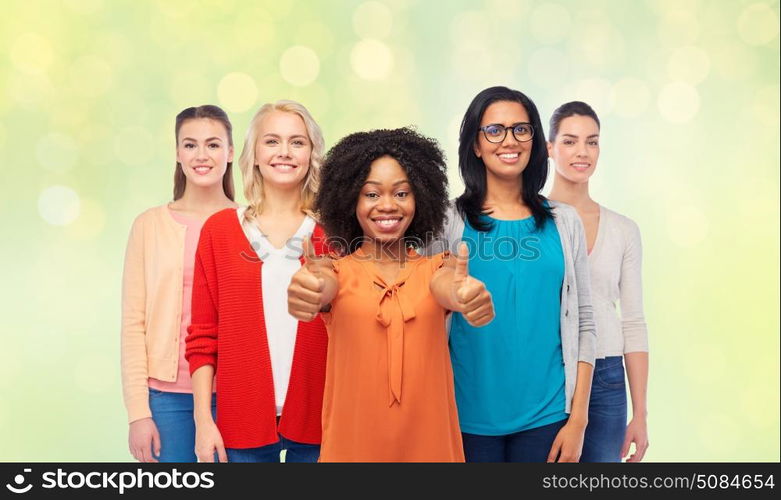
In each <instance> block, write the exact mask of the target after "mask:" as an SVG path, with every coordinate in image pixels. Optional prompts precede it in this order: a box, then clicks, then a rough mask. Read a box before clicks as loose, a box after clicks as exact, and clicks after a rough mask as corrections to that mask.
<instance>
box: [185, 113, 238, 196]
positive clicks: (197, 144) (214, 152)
mask: <svg viewBox="0 0 781 500" xmlns="http://www.w3.org/2000/svg"><path fill="white" fill-rule="evenodd" d="M176 142H177V144H176V161H177V162H179V163H180V164H181V165H182V172H184V175H185V177H186V178H187V183H188V184H193V185H196V186H199V187H210V186H213V185H215V184H218V185H221V184H222V177H223V175H225V170H227V168H228V162H231V161H233V146H231V145H230V140H229V139H228V132H227V131H226V130H225V127H224V126H223V125H222V124H221V123H220V122H218V121H215V120H211V119H209V118H196V119H192V120H187V121H185V122H184V123H182V126H181V128H180V129H179V136H178V137H177V141H176Z"/></svg>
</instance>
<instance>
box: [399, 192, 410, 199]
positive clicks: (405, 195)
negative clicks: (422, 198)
mask: <svg viewBox="0 0 781 500" xmlns="http://www.w3.org/2000/svg"><path fill="white" fill-rule="evenodd" d="M407 196H409V193H408V192H407V191H399V192H398V193H396V197H397V198H401V199H402V200H403V199H404V198H406V197H407Z"/></svg>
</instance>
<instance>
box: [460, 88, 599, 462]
mask: <svg viewBox="0 0 781 500" xmlns="http://www.w3.org/2000/svg"><path fill="white" fill-rule="evenodd" d="M459 143H460V144H459V150H458V153H459V169H460V173H461V177H462V179H463V181H464V186H465V191H464V193H463V194H462V195H461V196H459V197H458V198H457V199H456V200H455V203H454V204H452V205H451V207H450V211H449V216H448V222H447V224H446V229H445V242H446V244H447V245H448V247H449V248H450V249H452V248H455V246H454V245H456V244H457V242H458V241H460V240H463V241H465V242H466V243H467V245H469V247H470V252H469V254H470V260H469V269H470V271H471V272H472V273H473V275H474V276H475V278H477V279H479V280H481V281H483V282H484V283H485V285H486V287H487V289H488V290H489V291H490V292H491V294H492V296H493V297H494V307H495V312H496V316H495V319H494V321H493V322H492V323H490V324H488V325H487V326H484V327H480V328H476V327H473V326H471V325H469V323H468V322H467V321H465V319H464V318H463V317H462V316H461V315H460V314H458V313H454V314H453V318H452V323H451V329H450V352H451V360H452V362H453V372H454V378H455V386H456V401H457V404H458V414H459V415H458V416H459V421H460V423H461V431H462V435H463V442H464V452H465V456H466V460H467V461H471V462H545V461H548V462H553V461H558V462H576V461H578V459H579V457H580V453H581V448H582V445H583V433H584V431H585V428H586V424H587V419H588V400H589V391H590V388H591V373H592V367H593V363H594V350H595V343H596V339H595V332H594V322H593V318H592V310H591V297H590V291H589V280H588V263H587V255H586V244H585V238H584V234H583V226H582V224H581V222H580V219H579V218H578V215H577V212H576V211H575V210H574V209H573V208H572V207H570V206H567V205H564V204H560V203H556V202H553V201H549V200H546V199H545V198H544V197H543V196H541V195H540V194H539V192H540V190H541V189H542V187H543V184H544V183H545V179H546V176H547V159H548V153H547V150H546V144H545V137H544V133H543V130H542V125H541V123H540V117H539V113H538V112H537V108H536V106H535V105H534V103H533V102H532V101H531V100H530V99H529V98H528V97H526V96H525V95H524V94H523V93H521V92H519V91H517V90H511V89H508V88H506V87H492V88H488V89H486V90H483V91H482V92H480V93H479V94H478V95H477V96H476V97H475V98H474V100H473V101H472V103H471V104H470V105H469V108H468V109H467V111H466V114H465V115H464V119H463V121H462V123H461V134H460V138H459Z"/></svg>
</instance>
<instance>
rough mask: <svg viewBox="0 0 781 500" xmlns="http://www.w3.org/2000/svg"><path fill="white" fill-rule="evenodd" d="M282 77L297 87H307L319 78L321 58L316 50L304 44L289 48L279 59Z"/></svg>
mask: <svg viewBox="0 0 781 500" xmlns="http://www.w3.org/2000/svg"><path fill="white" fill-rule="evenodd" d="M279 73H280V74H281V75H282V78H283V79H284V80H285V81H286V82H288V83H290V84H291V85H295V86H296V87H305V86H307V85H309V84H310V83H312V82H313V81H315V80H316V79H317V75H318V74H319V73H320V59H319V58H318V57H317V54H315V51H314V50H312V49H310V48H309V47H304V46H303V45H296V46H293V47H290V48H289V49H287V50H286V51H285V52H284V53H283V54H282V57H281V58H280V59H279Z"/></svg>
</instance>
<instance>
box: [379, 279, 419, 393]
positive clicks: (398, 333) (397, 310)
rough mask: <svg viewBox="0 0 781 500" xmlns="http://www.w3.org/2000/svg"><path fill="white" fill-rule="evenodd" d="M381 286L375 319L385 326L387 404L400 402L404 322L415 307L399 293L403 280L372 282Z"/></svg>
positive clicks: (410, 317)
mask: <svg viewBox="0 0 781 500" xmlns="http://www.w3.org/2000/svg"><path fill="white" fill-rule="evenodd" d="M374 283H375V284H376V285H377V286H379V287H381V288H382V289H383V290H382V293H381V294H380V296H379V304H378V308H377V321H379V322H380V324H381V325H382V326H384V327H385V330H386V332H387V339H388V389H389V391H390V395H389V402H388V406H393V404H394V403H399V404H400V403H401V372H402V359H403V357H404V324H405V323H406V322H407V321H409V320H411V319H412V318H414V317H415V307H414V306H413V305H412V303H411V302H410V299H409V297H408V296H407V294H400V293H399V289H400V288H401V287H402V286H404V282H403V281H401V282H398V283H396V284H394V285H393V286H387V285H385V284H384V283H379V282H377V281H375V282H374Z"/></svg>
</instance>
